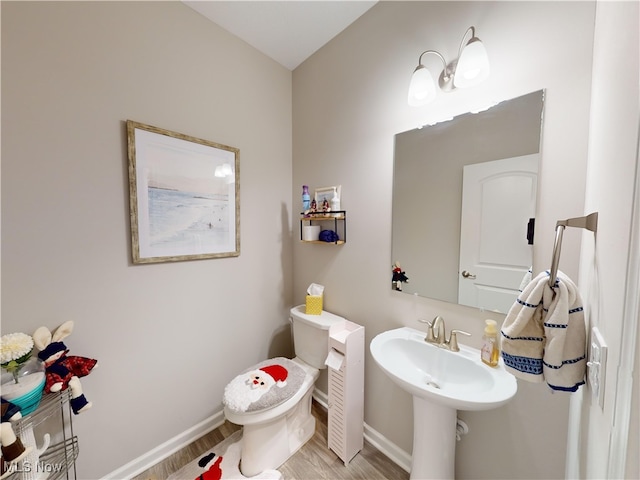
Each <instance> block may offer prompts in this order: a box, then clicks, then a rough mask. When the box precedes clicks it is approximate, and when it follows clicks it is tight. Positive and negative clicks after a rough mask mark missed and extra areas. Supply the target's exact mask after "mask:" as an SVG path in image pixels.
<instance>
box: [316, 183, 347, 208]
mask: <svg viewBox="0 0 640 480" xmlns="http://www.w3.org/2000/svg"><path fill="white" fill-rule="evenodd" d="M341 189H342V185H335V186H332V187H322V188H316V190H315V196H314V198H315V200H316V205H318V208H320V206H321V205H322V202H324V201H325V199H326V200H327V202H329V204H331V199H332V198H333V192H334V191H335V192H336V193H337V194H338V198H341V193H340V190H341Z"/></svg>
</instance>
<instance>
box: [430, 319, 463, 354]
mask: <svg viewBox="0 0 640 480" xmlns="http://www.w3.org/2000/svg"><path fill="white" fill-rule="evenodd" d="M419 321H420V322H422V323H426V324H427V325H429V328H428V330H427V336H426V337H425V339H424V341H425V342H427V343H432V344H434V345H436V346H438V347H441V348H446V349H447V350H451V351H452V352H459V351H460V347H459V346H458V336H457V334H458V333H462V334H463V335H467V336H471V334H470V333H469V332H465V331H464V330H457V329H453V330H451V333H450V334H449V340H447V334H446V328H445V325H444V318H442V317H441V316H440V315H437V316H436V318H434V319H433V322H429V321H428V320H419Z"/></svg>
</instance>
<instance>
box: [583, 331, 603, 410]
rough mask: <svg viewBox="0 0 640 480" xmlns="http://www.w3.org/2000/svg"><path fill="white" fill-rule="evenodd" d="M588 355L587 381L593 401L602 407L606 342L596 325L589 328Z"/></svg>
mask: <svg viewBox="0 0 640 480" xmlns="http://www.w3.org/2000/svg"><path fill="white" fill-rule="evenodd" d="M589 343H590V348H589V357H588V358H587V372H588V374H587V382H588V383H589V386H590V387H591V396H592V398H593V401H594V402H596V403H597V404H598V405H600V408H602V409H604V382H605V373H606V371H607V344H606V343H605V341H604V338H602V334H601V333H600V330H598V327H593V328H592V329H591V341H590V342H589Z"/></svg>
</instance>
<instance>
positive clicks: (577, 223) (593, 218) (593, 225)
mask: <svg viewBox="0 0 640 480" xmlns="http://www.w3.org/2000/svg"><path fill="white" fill-rule="evenodd" d="M566 227H576V228H586V229H587V230H590V231H592V232H594V233H595V232H597V231H598V212H594V213H592V214H590V215H587V216H586V217H576V218H568V219H567V220H558V221H557V222H556V239H555V242H554V244H553V256H552V257H551V270H550V271H549V285H550V286H551V287H553V286H554V285H555V283H556V276H557V275H558V263H559V262H560V248H561V247H562V234H563V232H564V229H565V228H566Z"/></svg>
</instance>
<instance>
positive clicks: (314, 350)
mask: <svg viewBox="0 0 640 480" xmlns="http://www.w3.org/2000/svg"><path fill="white" fill-rule="evenodd" d="M305 309H306V307H305V306H304V305H298V306H297V307H293V308H292V309H291V321H292V323H293V345H294V349H295V354H296V357H298V358H299V359H301V360H303V361H304V362H305V363H307V364H309V365H311V366H312V367H314V368H317V369H323V368H325V364H324V361H325V360H326V358H327V355H328V354H329V329H330V328H331V327H332V326H333V325H340V324H343V323H344V322H345V319H344V318H342V317H339V316H338V315H334V314H333V313H329V312H325V311H324V310H323V311H322V313H321V314H320V315H307V314H306V313H304V311H305Z"/></svg>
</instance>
